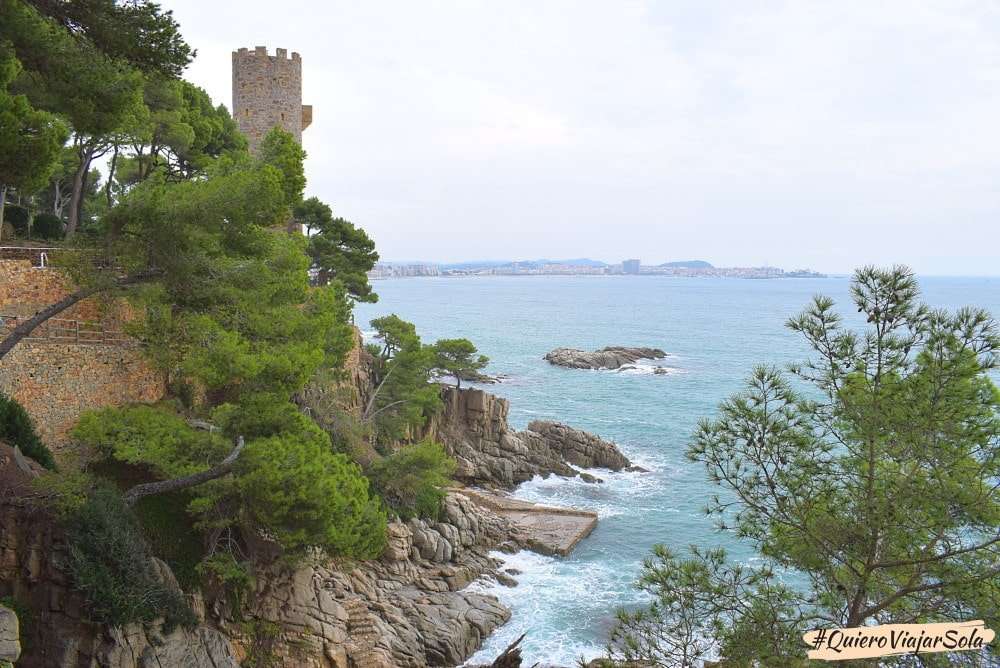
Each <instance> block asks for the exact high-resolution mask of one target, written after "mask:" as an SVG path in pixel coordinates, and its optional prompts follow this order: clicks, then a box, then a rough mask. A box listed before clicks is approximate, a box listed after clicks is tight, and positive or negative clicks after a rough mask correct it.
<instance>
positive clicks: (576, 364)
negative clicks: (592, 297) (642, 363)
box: [544, 346, 667, 369]
mask: <svg viewBox="0 0 1000 668" xmlns="http://www.w3.org/2000/svg"><path fill="white" fill-rule="evenodd" d="M666 356H667V353H665V352H663V351H662V350H660V349H659V348H625V347H621V346H608V347H607V348H601V349H600V350H594V351H592V352H588V351H586V350H577V349H576V348H556V349H555V350H553V351H551V352H549V353H547V354H546V355H545V357H544V359H545V360H546V361H547V362H549V363H550V364H555V365H556V366H564V367H567V368H570V369H618V368H620V367H621V366H623V365H625V364H632V363H634V362H637V361H638V360H642V359H651V360H658V359H663V358H664V357H666Z"/></svg>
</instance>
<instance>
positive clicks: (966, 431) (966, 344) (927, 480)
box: [616, 268, 1000, 665]
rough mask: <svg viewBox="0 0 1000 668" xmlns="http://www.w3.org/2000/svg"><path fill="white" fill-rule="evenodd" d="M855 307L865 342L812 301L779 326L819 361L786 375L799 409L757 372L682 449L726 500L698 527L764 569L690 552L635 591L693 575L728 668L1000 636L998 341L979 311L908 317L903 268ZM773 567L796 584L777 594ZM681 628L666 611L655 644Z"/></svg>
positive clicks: (657, 592) (858, 279)
mask: <svg viewBox="0 0 1000 668" xmlns="http://www.w3.org/2000/svg"><path fill="white" fill-rule="evenodd" d="M851 293H852V297H853V301H854V303H855V305H856V307H857V309H858V311H859V312H860V313H861V314H862V315H863V316H864V317H865V319H866V321H867V323H868V325H869V327H868V329H866V330H864V331H862V332H856V331H853V330H850V329H847V328H845V327H844V326H843V323H842V320H841V317H840V316H839V315H838V314H837V313H836V312H835V311H834V308H833V306H834V305H833V301H832V300H830V299H828V298H826V297H822V296H819V297H816V298H814V300H813V302H812V304H811V305H810V306H809V308H808V309H807V310H806V311H805V312H803V313H802V314H801V315H800V316H798V317H796V318H793V319H792V320H790V321H789V323H788V326H789V327H790V328H791V329H792V331H794V332H797V333H799V334H801V335H802V336H803V337H804V338H805V339H806V341H807V342H808V344H809V345H810V346H811V348H812V349H813V350H814V351H815V352H816V356H815V358H814V359H812V360H809V361H807V362H805V363H803V364H797V365H793V366H792V367H791V369H790V372H791V375H792V376H793V377H794V378H795V379H796V380H797V381H798V383H799V385H801V386H804V387H805V388H806V390H805V391H804V392H803V393H801V394H800V393H799V392H798V391H796V389H793V386H792V385H791V384H790V382H789V380H788V379H787V377H786V374H784V373H782V372H780V371H778V370H776V369H772V368H764V367H760V368H757V369H756V370H755V371H754V373H753V375H752V377H751V378H750V380H749V381H748V383H747V387H746V390H745V391H744V392H742V393H740V394H737V395H735V396H733V397H731V398H730V399H728V400H726V401H725V402H723V404H722V405H721V407H720V409H719V414H718V416H717V417H716V418H714V419H712V420H705V421H703V422H702V423H701V424H700V426H699V428H698V430H697V432H696V433H695V435H694V438H693V441H692V444H691V446H690V448H689V451H688V455H689V457H690V458H691V459H692V460H693V461H698V462H701V463H702V464H704V466H705V468H706V471H707V473H708V476H709V478H710V480H712V481H713V482H714V483H716V484H717V485H719V486H720V487H722V491H721V493H720V494H719V495H717V496H715V497H713V498H712V500H711V503H710V505H709V508H708V511H709V513H710V514H711V515H713V516H714V517H716V518H717V519H718V521H719V527H720V528H722V529H725V530H728V531H732V532H733V533H734V534H735V535H736V536H738V537H740V538H743V539H745V540H747V541H749V542H751V543H752V544H753V545H754V546H755V547H756V548H757V551H758V553H759V554H760V555H761V558H762V560H761V562H760V565H759V566H755V567H753V568H750V567H742V566H738V565H733V564H727V563H724V560H723V557H722V556H721V555H718V556H713V557H712V558H711V563H710V568H706V566H705V556H704V555H702V554H699V553H697V552H696V553H695V554H694V555H693V557H692V559H693V561H679V560H677V559H676V558H674V557H673V555H664V556H663V558H661V559H660V560H659V562H658V563H656V564H652V565H648V566H647V569H646V571H645V575H644V580H643V582H644V586H646V587H647V588H648V589H649V590H650V592H651V593H653V594H654V596H656V597H657V600H658V601H663V602H666V603H673V602H674V601H673V599H672V598H671V596H673V594H672V593H671V592H672V590H673V589H675V587H676V581H677V579H678V578H679V577H680V576H681V575H683V574H685V573H688V572H691V571H692V570H693V569H698V568H701V570H700V571H698V577H697V578H695V579H694V580H693V583H692V590H693V591H695V592H696V593H697V594H698V595H699V596H702V595H704V596H705V597H707V598H709V599H711V600H712V601H718V600H722V601H731V602H732V603H731V604H724V605H722V607H718V606H717V605H716V604H714V603H713V604H712V605H710V606H708V607H704V606H703V607H702V609H701V611H700V612H699V614H700V617H699V618H700V619H702V620H706V619H707V620H709V621H711V622H712V623H713V624H715V623H716V622H720V623H721V624H722V625H723V626H724V627H725V629H724V630H723V631H721V632H719V631H716V632H715V633H714V636H715V640H716V641H718V642H719V644H720V647H721V651H722V655H723V656H724V657H726V658H727V659H732V660H734V661H737V662H739V661H741V660H745V659H746V660H748V659H750V658H752V659H754V660H758V661H761V660H763V658H762V657H767V656H781V655H782V653H783V652H784V653H785V655H787V656H791V657H801V656H802V654H803V652H804V649H805V647H804V646H803V645H801V644H800V643H791V644H790V645H789V646H788V647H785V642H786V639H789V638H795V637H797V636H798V635H799V634H801V632H803V631H804V630H805V629H806V628H809V627H810V626H811V627H817V626H821V625H822V626H827V627H830V626H839V627H853V626H859V625H863V624H871V623H879V624H889V623H904V622H905V623H914V622H928V621H943V620H967V619H984V620H986V622H987V625H989V624H995V623H997V621H1000V619H998V617H997V614H998V612H997V611H998V607H997V601H998V600H1000V578H998V577H997V575H998V572H997V565H996V545H997V541H998V540H1000V539H998V537H997V531H996V528H997V526H1000V488H998V487H997V485H996V481H997V479H998V476H1000V448H998V445H1000V443H998V435H1000V391H998V390H997V388H996V387H995V386H994V385H993V384H992V383H991V382H990V379H989V376H988V374H989V373H990V372H992V371H994V370H995V369H996V366H997V357H996V354H997V350H998V348H1000V337H998V333H997V325H996V323H995V322H994V320H993V319H992V318H991V317H990V316H989V314H987V313H986V312H984V311H982V310H979V309H974V308H963V309H960V310H959V311H957V312H956V313H954V314H948V313H945V312H943V311H935V310H931V309H929V308H927V307H925V306H923V305H921V304H919V303H918V301H917V298H918V294H919V292H918V288H917V283H916V280H915V279H914V277H913V275H912V273H911V272H910V271H909V270H907V269H905V268H894V269H892V270H879V269H875V268H865V269H861V270H859V271H858V272H856V273H855V275H854V279H853V281H852V284H851ZM699 563H701V566H699ZM779 569H780V570H782V571H791V572H794V573H797V574H799V575H800V576H801V578H802V583H801V585H800V586H797V587H795V588H784V587H782V586H779V585H778V584H775V583H774V581H773V576H772V575H771V574H772V573H773V572H777V571H779ZM699 600H700V599H699ZM737 602H738V605H737ZM713 606H714V607H713ZM681 612H682V611H678V610H677V608H676V606H675V607H671V606H669V605H660V607H659V608H658V609H655V610H653V611H652V613H650V614H652V615H653V616H652V618H651V622H650V633H651V634H652V633H655V632H656V631H657V630H663V631H669V630H670V629H673V628H675V627H676V626H677V625H678V624H682V623H683V622H684V619H685V617H684V615H683V614H681ZM631 621H632V620H625V621H624V622H623V623H622V625H621V626H620V627H619V630H618V631H617V632H616V633H617V634H618V636H616V637H621V638H625V637H627V636H628V634H629V633H631V631H630V628H629V623H631ZM650 637H653V636H652V635H650ZM657 642H659V648H661V649H665V651H669V652H670V653H671V654H673V655H676V654H677V650H676V649H671V648H669V647H667V646H666V645H664V644H663V643H662V641H660V640H657ZM622 646H624V645H620V647H619V649H621V647H622ZM652 651H653V650H652V649H644V650H642V652H643V653H648V652H652ZM768 652H770V654H768ZM637 656H640V657H641V656H642V654H640V655H637ZM939 658H940V659H941V660H942V661H947V658H946V657H939ZM764 662H765V663H768V662H767V661H764ZM741 665H742V664H741ZM768 665H771V664H769V663H768Z"/></svg>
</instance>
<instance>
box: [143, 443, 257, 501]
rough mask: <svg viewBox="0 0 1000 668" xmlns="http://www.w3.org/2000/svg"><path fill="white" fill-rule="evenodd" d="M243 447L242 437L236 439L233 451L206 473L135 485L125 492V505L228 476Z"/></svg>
mask: <svg viewBox="0 0 1000 668" xmlns="http://www.w3.org/2000/svg"><path fill="white" fill-rule="evenodd" d="M244 445H246V444H245V443H244V441H243V437H242V436H240V437H239V438H237V439H236V447H235V448H233V451H232V452H230V453H229V454H228V455H226V458H225V459H223V460H222V461H221V462H219V463H218V464H216V465H215V466H213V467H212V468H210V469H208V470H207V471H202V472H201V473H193V474H191V475H187V476H183V477H181V478H172V479H171V480H159V481H157V482H147V483H143V484H141V485H136V486H135V487H133V488H132V489H130V490H129V491H127V492H125V503H126V504H128V505H130V506H134V505H135V502H136V501H138V500H139V499H141V498H142V497H144V496H150V495H152V494H165V493H167V492H176V491H177V490H179V489H187V488H188V487H194V486H195V485H200V484H202V483H205V482H208V481H209V480H215V479H216V478H221V477H222V476H224V475H228V474H229V473H230V472H231V471H232V470H233V468H234V467H235V466H236V460H237V459H239V456H240V453H241V452H243V447H244Z"/></svg>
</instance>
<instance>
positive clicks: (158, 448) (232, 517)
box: [73, 395, 385, 558]
mask: <svg viewBox="0 0 1000 668" xmlns="http://www.w3.org/2000/svg"><path fill="white" fill-rule="evenodd" d="M213 417H214V418H215V419H216V421H217V422H218V423H219V424H220V426H222V428H223V432H221V433H219V432H211V433H210V432H206V431H199V430H195V429H193V428H191V427H189V426H188V425H187V424H186V423H185V422H184V420H182V419H181V418H179V417H177V416H175V415H171V414H169V413H166V412H164V411H162V410H161V409H158V408H155V407H152V406H134V407H130V408H124V409H118V408H107V409H103V410H101V411H93V412H88V413H85V414H84V415H83V416H82V417H81V419H80V422H79V424H78V425H77V427H76V428H75V430H74V432H73V434H74V437H75V438H77V439H79V440H80V441H81V442H83V443H87V444H90V445H93V446H96V447H98V448H100V449H101V450H102V451H103V452H104V453H105V454H107V455H108V456H109V457H112V458H113V459H115V460H117V461H122V462H127V463H130V464H141V465H145V466H147V467H149V468H150V469H151V470H152V471H154V472H155V473H156V474H157V475H158V476H159V477H163V478H173V477H180V476H184V475H190V474H192V473H197V472H199V471H202V470H205V469H206V468H208V467H210V466H211V465H213V464H215V463H217V462H219V461H221V459H222V458H223V457H225V455H226V454H228V453H229V452H230V450H231V449H232V446H230V445H229V443H231V442H232V438H234V437H235V436H236V435H241V436H243V437H244V438H245V439H246V441H247V445H246V449H245V450H244V452H243V453H242V454H241V455H240V458H239V460H238V461H237V468H236V471H235V475H233V476H231V477H227V478H224V479H219V480H215V481H212V482H209V483H206V484H203V485H200V486H198V487H196V488H194V490H193V492H192V497H191V501H190V503H189V505H188V507H189V509H190V510H191V511H192V512H194V513H195V514H196V516H198V517H199V518H200V524H201V526H202V527H204V528H212V529H219V528H224V527H230V526H235V527H237V528H241V529H244V530H249V531H257V530H263V531H265V532H266V533H267V534H269V535H270V536H272V537H273V538H274V539H275V540H276V541H278V543H280V544H281V545H282V547H284V548H285V549H286V550H287V551H288V553H290V554H292V555H296V554H301V553H302V552H303V551H304V550H305V549H306V548H309V547H322V548H325V549H327V550H328V551H330V552H331V553H334V554H339V555H345V556H353V557H358V558H367V557H372V556H377V555H378V554H379V552H380V551H381V549H382V547H383V545H384V540H385V514H384V512H383V511H382V510H381V508H380V507H379V505H378V500H377V499H376V498H373V497H371V496H370V495H369V493H368V481H367V480H366V479H365V478H364V476H363V475H361V472H360V470H359V469H358V468H357V466H356V465H354V464H353V463H352V462H350V460H349V459H348V458H347V457H346V456H345V455H342V454H334V452H333V449H332V446H331V444H330V437H329V436H328V435H327V434H326V432H324V431H323V430H322V429H320V428H319V427H318V426H317V425H316V424H315V423H314V422H312V421H311V420H310V419H309V418H307V417H306V416H304V415H303V414H302V413H300V412H299V411H298V410H297V409H296V407H295V406H294V405H292V404H291V403H289V402H288V400H287V398H285V397H282V396H277V395H249V396H247V397H246V398H245V403H242V404H225V405H223V406H220V407H219V408H218V409H216V411H215V413H214V416H213ZM223 433H224V434H225V435H226V436H223V435H222V434H223ZM227 437H232V438H227ZM151 503H152V501H151ZM156 503H164V502H161V501H156Z"/></svg>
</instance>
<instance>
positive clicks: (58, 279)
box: [0, 259, 102, 320]
mask: <svg viewBox="0 0 1000 668" xmlns="http://www.w3.org/2000/svg"><path fill="white" fill-rule="evenodd" d="M72 290H73V283H72V281H70V280H69V278H68V277H67V276H66V275H65V274H64V273H63V272H61V271H59V270H58V269H52V268H45V269H41V268H39V267H35V266H33V265H32V262H31V260H10V259H0V315H17V316H31V315H34V314H35V313H36V312H38V311H39V310H40V309H42V308H44V307H46V306H48V305H49V304H52V303H55V302H57V301H59V300H60V299H62V298H63V297H65V296H66V295H68V294H69V293H70V292H72ZM59 317H60V318H65V319H75V320H100V319H101V318H102V313H101V306H100V304H99V302H98V301H97V300H95V299H87V300H84V301H82V302H80V303H78V304H75V305H73V306H71V307H70V308H68V309H66V310H65V311H63V312H62V313H60V314H59Z"/></svg>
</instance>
